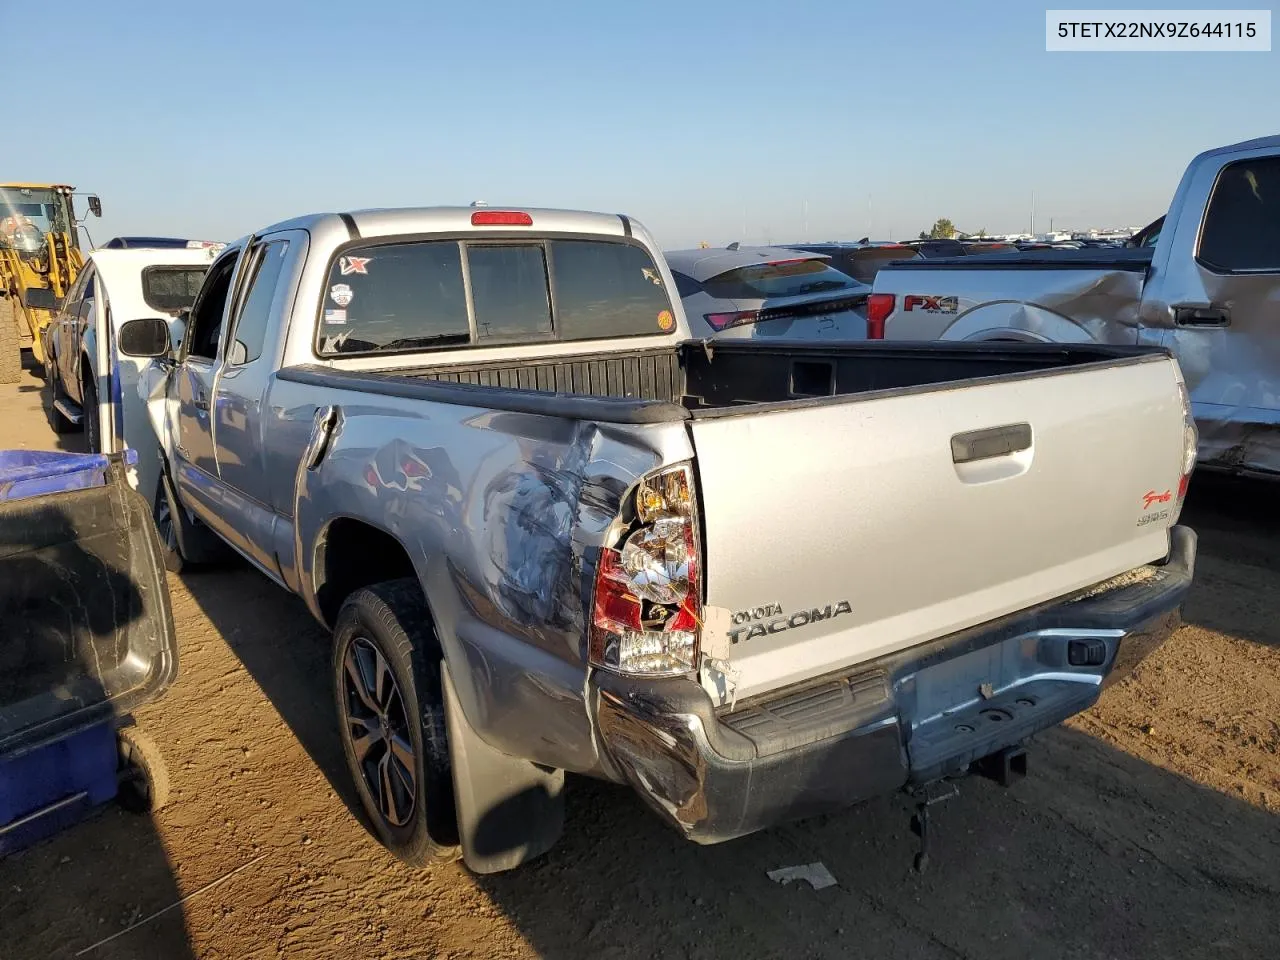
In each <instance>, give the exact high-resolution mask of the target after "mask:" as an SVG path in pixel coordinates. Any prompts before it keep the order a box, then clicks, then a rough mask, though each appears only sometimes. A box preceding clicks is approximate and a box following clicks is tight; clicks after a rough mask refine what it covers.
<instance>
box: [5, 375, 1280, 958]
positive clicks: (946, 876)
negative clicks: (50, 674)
mask: <svg viewBox="0 0 1280 960" xmlns="http://www.w3.org/2000/svg"><path fill="white" fill-rule="evenodd" d="M41 396H42V394H41V384H40V381H39V380H37V379H36V378H35V377H34V375H32V376H31V377H30V378H29V379H28V380H27V381H26V382H24V383H23V384H21V385H20V386H18V387H16V388H15V387H11V386H8V387H0V448H4V447H14V446H28V447H31V448H53V447H55V446H56V443H55V441H56V440H57V439H58V438H56V437H55V436H54V434H53V433H52V432H51V431H50V430H49V429H48V427H47V426H46V423H45V419H44V415H43V413H42V409H41ZM72 442H74V438H73V441H72ZM1278 495H1280V490H1277V489H1276V488H1274V487H1267V486H1264V485H1259V484H1246V483H1240V482H1236V481H1221V480H1213V479H1211V478H1197V479H1196V481H1195V483H1194V485H1193V494H1192V501H1191V503H1190V505H1189V507H1188V509H1187V511H1186V513H1185V515H1184V516H1185V520H1186V522H1189V523H1191V524H1192V525H1193V526H1195V527H1197V528H1198V529H1199V531H1200V533H1201V556H1200V564H1199V569H1198V580H1197V584H1196V587H1195V589H1194V592H1193V594H1192V596H1191V599H1190V601H1189V603H1188V605H1187V609H1186V618H1187V625H1186V626H1185V627H1184V628H1183V629H1182V630H1181V631H1180V632H1179V633H1178V634H1177V635H1176V636H1175V637H1174V638H1173V639H1172V640H1171V641H1170V642H1169V643H1168V644H1167V645H1166V646H1165V647H1164V648H1163V649H1162V650H1161V651H1159V652H1158V653H1157V654H1156V655H1155V656H1154V657H1153V658H1152V659H1150V660H1149V661H1147V662H1146V663H1145V664H1144V665H1143V666H1142V667H1141V668H1140V669H1139V670H1138V672H1137V673H1136V675H1135V676H1134V677H1133V678H1132V679H1130V680H1128V681H1126V682H1125V683H1123V684H1121V685H1118V686H1117V687H1115V688H1113V689H1111V690H1110V691H1108V692H1107V693H1106V694H1105V695H1104V697H1103V699H1102V701H1101V703H1100V704H1099V705H1098V706H1097V707H1096V708H1095V709H1093V710H1092V711H1090V712H1089V713H1088V714H1086V715H1084V716H1081V717H1078V718H1076V719H1075V720H1073V721H1072V722H1070V723H1068V724H1067V725H1066V726H1064V727H1061V728H1059V729H1056V730H1052V731H1050V732H1048V733H1046V734H1043V735H1041V737H1039V738H1038V740H1037V742H1036V745H1035V747H1034V748H1033V750H1032V752H1031V756H1030V768H1031V769H1030V776H1029V777H1028V778H1027V779H1026V780H1024V781H1022V782H1020V783H1017V784H1015V785H1014V786H1012V787H1010V788H1007V789H1005V788H1001V787H998V786H996V785H995V784H993V783H991V782H989V781H985V780H979V779H972V780H968V781H965V782H964V783H962V784H961V787H960V794H959V796H958V797H957V798H955V799H953V800H950V801H948V802H947V803H945V804H942V805H941V806H939V807H937V808H935V810H936V817H935V821H934V822H935V825H936V827H935V837H936V843H935V847H934V853H933V865H932V867H931V868H930V870H929V872H927V873H926V874H924V875H923V876H920V875H916V874H915V873H913V872H912V869H911V859H912V854H913V852H914V850H915V839H914V837H913V836H912V835H911V833H910V831H909V826H908V818H909V808H908V805H907V804H906V802H905V801H904V800H903V799H902V798H898V797H895V798H889V799H885V800H881V801H877V802H873V803H869V804H866V805H864V806H861V807H859V808H856V809H853V810H850V811H848V812H846V813H844V814H841V815H839V816H831V817H827V818H823V819H818V820H813V821H807V822H803V823H799V824H795V825H791V826H787V827H783V828H779V829H775V830H772V831H769V832H766V833H763V834H758V835H755V836H752V837H747V838H744V839H741V840H737V841H734V842H731V843H727V844H723V845H721V846H718V847H711V848H700V847H697V846H695V845H692V844H690V843H687V842H685V841H683V840H681V839H680V838H679V837H677V836H676V835H675V834H674V833H673V832H671V831H669V830H668V829H666V828H665V827H664V826H662V825H661V824H660V823H659V822H658V821H657V820H656V819H655V818H654V817H653V816H652V815H650V814H649V813H648V812H647V811H646V810H645V809H643V808H642V806H641V804H640V803H639V801H638V800H637V799H635V798H634V797H633V796H631V795H630V794H628V792H627V791H625V790H623V789H620V788H616V787H612V786H607V785H601V784H596V783H592V782H588V781H583V780H573V781H571V782H570V786H569V793H568V825H567V829H566V831H565V836H564V839H563V840H562V842H561V843H560V845H559V846H558V847H556V848H555V850H553V851H552V853H551V854H550V855H548V856H546V857H544V858H542V859H541V860H539V861H537V862H535V863H533V864H530V865H528V866H527V867H525V868H524V869H522V870H519V871H517V872H515V873H512V874H506V875H501V876H496V877H488V878H479V877H474V876H471V875H470V874H468V873H467V872H466V871H465V870H464V869H463V868H462V867H461V866H457V865H450V866H439V867H434V868H431V869H426V870H421V871H414V870H410V869H408V868H406V867H404V866H402V865H401V864H400V863H398V862H397V861H395V860H394V859H392V858H391V857H390V856H389V855H388V854H387V853H385V852H384V851H383V849H382V848H381V847H380V846H379V845H378V844H377V843H376V842H375V841H374V840H373V839H372V838H371V836H370V835H369V834H368V832H367V831H366V830H365V828H364V827H363V826H362V825H361V821H360V820H359V818H358V817H357V816H355V815H354V814H353V813H352V808H353V805H354V799H353V795H352V793H351V790H350V788H349V786H348V783H347V777H346V772H345V770H344V768H343V763H342V756H341V752H340V750H339V748H338V746H337V740H336V730H335V726H334V722H333V719H332V708H331V703H332V701H331V694H330V691H329V687H328V682H327V668H326V663H327V655H328V648H327V640H326V637H325V635H324V633H323V632H322V631H321V630H320V629H319V628H318V627H317V626H316V625H315V624H314V623H313V622H312V621H311V620H310V619H309V617H308V616H307V614H306V612H305V611H304V609H303V607H302V605H301V604H300V603H299V602H297V601H295V600H293V599H292V598H290V597H289V596H287V595H285V594H284V593H282V592H281V591H280V590H279V589H277V588H276V587H274V586H273V585H272V584H270V583H268V582H267V581H266V580H265V579H264V578H262V577H261V576H259V575H258V574H256V573H255V572H253V571H250V570H248V569H245V568H237V569H231V570H227V571H218V572H206V573H201V574H193V575H190V576H185V577H173V576H171V577H170V581H169V583H170V589H171V591H172V596H173V605H174V611H175V615H176V617H177V622H178V632H179V637H180V639H181V656H182V662H181V675H180V678H179V680H178V682H177V684H176V685H175V686H174V687H173V688H172V690H171V691H170V692H169V694H168V696H166V697H165V698H164V699H163V700H161V701H160V702H157V703H154V704H151V705H149V706H147V707H145V708H144V709H142V710H140V711H139V712H138V714H137V722H138V724H139V725H140V726H141V727H142V728H143V729H144V730H146V731H147V732H148V733H149V734H150V735H151V736H152V737H153V738H154V739H155V740H156V741H157V742H158V743H159V744H160V746H161V747H162V749H163V751H164V754H165V756H166V758H167V762H168V767H169V771H170V776H171V778H172V781H173V797H172V800H171V802H170V804H169V805H168V806H167V807H166V808H165V809H164V810H162V811H160V812H159V813H158V814H157V815H155V816H154V817H146V816H141V817H140V816H135V815H131V814H128V813H124V812H122V811H120V810H118V809H116V808H114V807H108V808H107V809H105V810H104V811H103V812H102V813H101V814H100V815H97V816H95V817H94V818H93V819H91V820H88V821H86V822H84V823H82V824H80V825H79V826H77V827H76V828H74V829H72V830H70V831H69V832H66V833H64V834H62V835H60V836H58V837H56V838H54V839H52V840H50V841H46V842H45V843H43V844H41V845H39V846H37V847H35V848H33V849H30V850H28V851H25V852H24V853H21V854H18V855H16V856H13V857H10V858H8V859H6V860H0V960H26V958H32V960H35V958H50V957H79V956H85V957H89V958H135V957H137V958H143V957H145V958H153V957H155V958H183V957H201V958H229V957H235V958H264V960H265V958H275V957H297V958H307V960H310V958H322V957H323V958H329V957H337V958H346V957H351V958H356V957H358V958H361V960H383V958H385V960H391V958H426V957H459V958H460V957H476V958H480V957H486V958H487V957H546V958H557V960H559V958H572V957H607V958H648V957H655V958H694V957H698V958H703V957H734V958H754V957H779V958H788V960H794V958H798V957H820V958H841V957H875V958H889V957H904V958H908V957H909V958H956V957H973V958H982V960H998V958H1010V960H1013V958H1017V960H1025V958H1054V960H1061V958H1129V957H1153V958H1154V957H1159V958H1166V957H1201V956H1203V957H1209V956H1212V957H1215V958H1233V957H1258V958H1264V957H1277V956H1280V726H1278V725H1277V724H1278V722H1280V621H1278V620H1277V611H1280V510H1277V509H1276V507H1275V503H1276V500H1277V496H1278ZM813 861H821V862H822V863H824V864H825V865H826V866H827V867H828V868H829V870H830V871H831V873H832V874H833V875H834V876H835V878H836V880H837V881H838V885H837V886H834V887H830V888H828V889H824V890H821V891H815V890H812V889H810V888H809V887H807V886H805V885H803V884H792V885H790V886H787V887H783V886H779V885H777V884H775V883H774V882H772V881H770V880H769V879H768V877H767V876H766V871H768V870H771V869H775V868H778V867H782V866H788V865H794V864H805V863H810V862H813ZM210 884H213V885H212V886H210ZM161 911H163V912H161ZM158 912H159V915H158V916H154V917H153V915H154V914H157V913H158ZM148 918H151V919H148ZM138 921H145V922H143V923H141V924H140V925H138V926H136V927H134V928H133V929H130V927H131V926H132V925H134V924H136V923H137V922H138ZM122 931H127V932H124V933H123V934H122V935H120V936H116V937H115V939H110V940H107V941H106V942H105V943H102V942H101V941H104V940H105V939H106V938H109V937H112V936H113V935H116V934H121V933H122Z"/></svg>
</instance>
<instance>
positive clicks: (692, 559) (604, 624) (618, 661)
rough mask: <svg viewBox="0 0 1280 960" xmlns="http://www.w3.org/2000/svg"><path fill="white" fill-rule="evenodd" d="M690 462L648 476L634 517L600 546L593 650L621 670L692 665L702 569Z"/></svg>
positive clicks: (600, 662)
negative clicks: (617, 533)
mask: <svg viewBox="0 0 1280 960" xmlns="http://www.w3.org/2000/svg"><path fill="white" fill-rule="evenodd" d="M692 480H693V477H692V472H691V470H690V468H689V467H688V466H687V465H682V466H678V467H674V468H672V469H669V470H665V471H663V472H662V473H658V474H655V475H652V476H648V477H645V478H644V479H643V480H642V481H641V482H640V483H639V485H638V486H637V488H636V492H635V499H634V511H624V514H626V515H633V516H634V517H635V519H634V520H633V521H632V522H631V523H630V524H628V525H627V526H626V527H625V528H624V529H623V530H622V531H621V533H620V535H619V536H617V537H616V538H614V541H613V542H611V543H606V544H605V545H604V546H603V547H602V548H601V553H600V562H599V564H598V565H597V567H596V582H595V596H594V597H593V599H592V604H591V630H590V643H589V648H590V658H591V662H592V663H593V664H594V665H595V666H598V667H604V668H606V669H609V670H614V671H617V672H618V673H626V674H632V675H643V676H672V675H675V674H681V673H689V672H691V671H693V670H696V669H697V663H698V635H699V624H700V623H701V619H702V601H701V583H702V578H701V571H700V567H699V563H698V535H697V527H696V525H695V523H696V518H695V508H694V501H693V483H692Z"/></svg>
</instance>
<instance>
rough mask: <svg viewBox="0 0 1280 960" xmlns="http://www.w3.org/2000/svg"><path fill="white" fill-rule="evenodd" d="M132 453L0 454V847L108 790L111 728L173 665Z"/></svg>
mask: <svg viewBox="0 0 1280 960" xmlns="http://www.w3.org/2000/svg"><path fill="white" fill-rule="evenodd" d="M130 453H132V451H130ZM132 459H133V458H131V457H130V458H126V457H122V456H120V455H119V454H113V455H111V456H105V455H102V454H75V453H55V452H46V451H35V450H0V544H3V546H4V549H3V550H0V665H3V670H2V671H0V856H3V855H4V854H7V853H12V852H14V851H15V850H19V849H22V848H23V847H25V846H27V845H29V844H31V843H33V842H34V841H36V840H39V839H41V838H43V837H45V836H48V835H49V834H51V833H54V832H56V831H57V830H60V829H62V828H63V827H65V826H67V825H69V824H70V823H72V822H74V821H75V820H77V819H79V818H80V817H82V816H83V815H84V814H85V813H86V812H87V811H89V810H92V809H94V808H95V807H97V806H100V805H101V804H103V803H106V802H107V801H109V800H111V799H112V798H113V797H115V796H116V795H117V792H118V772H117V771H118V767H119V763H120V751H119V746H118V743H117V729H118V727H119V726H120V724H121V723H122V722H125V721H126V719H127V716H128V712H129V711H130V710H131V709H132V708H134V707H136V706H137V705H138V704H139V703H143V702H145V701H147V700H150V699H152V698H154V697H156V696H158V695H159V694H160V693H162V692H163V691H164V690H165V689H166V688H167V687H168V686H169V684H170V683H172V681H173V678H174V676H175V674H176V671H177V644H176V638H175V637H174V635H173V623H172V614H171V612H170V610H169V598H168V589H167V587H166V586H165V581H164V568H163V564H162V563H161V562H160V559H159V544H158V542H157V541H156V539H155V538H156V534H155V529H154V526H153V524H152V521H151V515H150V509H149V506H148V504H147V503H146V502H145V501H144V500H143V498H142V497H140V496H138V494H137V493H135V492H134V491H133V490H132V489H130V487H129V484H128V482H127V480H126V478H125V471H124V467H125V465H126V464H127V463H128V462H129V461H130V460H132Z"/></svg>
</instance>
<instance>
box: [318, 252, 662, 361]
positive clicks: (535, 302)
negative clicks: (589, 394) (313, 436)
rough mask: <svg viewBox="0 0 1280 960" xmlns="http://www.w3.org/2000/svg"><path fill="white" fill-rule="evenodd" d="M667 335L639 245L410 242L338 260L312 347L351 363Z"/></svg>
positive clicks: (656, 280)
mask: <svg viewBox="0 0 1280 960" xmlns="http://www.w3.org/2000/svg"><path fill="white" fill-rule="evenodd" d="M674 329H675V317H674V314H673V313H672V310H671V301H670V298H669V296H668V293H667V290H666V286H665V284H664V283H663V282H662V274H661V273H659V271H658V269H657V267H656V266H655V265H654V262H653V258H652V257H651V256H650V255H649V253H648V252H647V251H646V250H645V249H644V248H643V247H641V246H638V245H636V244H633V243H625V242H620V241H607V240H512V241H507V240H421V241H409V242H400V243H381V244H368V245H361V246H356V247H350V248H347V249H345V250H343V252H342V254H341V255H340V256H338V257H337V258H336V259H335V260H334V262H333V264H332V266H331V267H330V270H329V278H328V282H327V284H326V286H325V291H324V305H323V307H322V308H321V313H320V323H319V328H318V333H317V340H316V349H317V351H318V353H319V354H320V355H321V356H351V355H361V354H377V353H395V352H409V351H419V350H433V349H442V348H456V347H483V346H500V345H508V344H520V343H536V342H540V341H563V340H604V339H610V338H615V337H635V336H643V335H660V334H664V333H670V332H672V331H673V330H674Z"/></svg>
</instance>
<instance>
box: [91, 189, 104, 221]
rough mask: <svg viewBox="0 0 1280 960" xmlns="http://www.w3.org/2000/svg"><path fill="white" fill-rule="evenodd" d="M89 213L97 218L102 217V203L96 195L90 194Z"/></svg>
mask: <svg viewBox="0 0 1280 960" xmlns="http://www.w3.org/2000/svg"><path fill="white" fill-rule="evenodd" d="M89 212H90V213H92V214H93V215H94V216H95V217H100V216H102V201H101V200H99V199H98V195H97V194H96V193H91V194H89Z"/></svg>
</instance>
